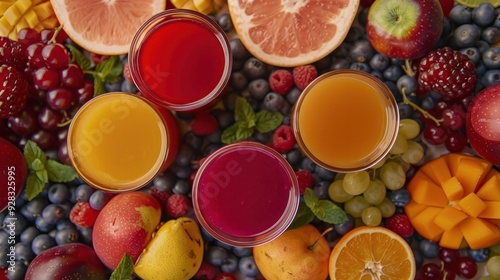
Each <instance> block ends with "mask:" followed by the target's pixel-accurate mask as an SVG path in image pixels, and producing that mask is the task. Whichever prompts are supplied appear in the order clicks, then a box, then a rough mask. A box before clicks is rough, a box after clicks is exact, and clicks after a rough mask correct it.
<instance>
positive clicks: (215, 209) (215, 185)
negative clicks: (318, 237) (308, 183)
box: [192, 141, 300, 247]
mask: <svg viewBox="0 0 500 280" xmlns="http://www.w3.org/2000/svg"><path fill="white" fill-rule="evenodd" d="M192 196H193V206H194V211H195V214H196V217H197V218H198V220H199V222H200V224H201V226H202V227H203V228H204V229H205V230H206V231H207V232H208V233H209V234H210V235H212V236H213V237H215V238H216V239H218V240H219V241H221V242H223V243H226V244H229V245H232V246H241V247H252V246H257V245H260V244H264V243H266V242H269V241H271V240H273V239H274V238H276V237H278V236H279V235H280V234H281V233H283V231H285V230H286V229H287V228H288V226H289V225H290V224H291V222H292V221H293V219H294V217H295V214H296V213H297V208H298V205H299V197H300V191H299V185H298V182H297V178H296V176H295V172H294V170H293V169H292V167H291V166H290V164H289V163H288V162H287V161H286V159H285V158H283V156H282V155H281V154H279V153H278V152H276V151H275V150H273V149H272V148H270V147H268V146H265V145H263V144H260V143H256V142H250V141H243V142H237V143H233V144H230V145H226V146H224V147H222V148H220V149H218V150H217V151H215V152H214V153H212V154H211V155H210V156H208V157H207V158H205V159H203V161H202V163H201V166H200V168H199V169H198V171H197V173H196V176H195V179H194V183H193V190H192Z"/></svg>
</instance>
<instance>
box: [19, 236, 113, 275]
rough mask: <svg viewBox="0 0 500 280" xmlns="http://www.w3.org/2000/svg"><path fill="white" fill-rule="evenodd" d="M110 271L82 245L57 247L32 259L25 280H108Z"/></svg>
mask: <svg viewBox="0 0 500 280" xmlns="http://www.w3.org/2000/svg"><path fill="white" fill-rule="evenodd" d="M109 273H110V271H109V270H107V269H106V267H105V266H104V265H103V264H102V263H101V261H100V260H99V258H98V257H97V255H96V253H95V252H94V250H93V249H92V248H91V247H89V246H88V245H85V244H82V243H71V244H64V245H58V246H56V247H52V248H50V249H48V250H45V251H43V252H42V253H40V254H39V255H38V256H36V257H35V259H33V261H32V262H31V263H30V265H29V266H28V270H27V271H26V276H25V280H35V279H36V280H57V279H93V280H100V279H103V280H104V279H108V278H109Z"/></svg>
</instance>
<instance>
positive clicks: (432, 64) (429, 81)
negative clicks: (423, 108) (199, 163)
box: [418, 47, 476, 100]
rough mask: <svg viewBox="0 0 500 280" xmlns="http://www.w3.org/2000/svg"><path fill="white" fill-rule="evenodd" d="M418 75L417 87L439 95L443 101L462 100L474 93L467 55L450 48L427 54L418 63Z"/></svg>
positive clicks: (470, 64)
mask: <svg viewBox="0 0 500 280" xmlns="http://www.w3.org/2000/svg"><path fill="white" fill-rule="evenodd" d="M418 73H419V74H418V85H419V86H420V87H422V88H424V89H425V90H429V91H435V92H437V93H439V94H440V95H441V96H443V99H444V100H454V99H459V98H464V97H465V96H468V95H470V94H472V93H474V84H475V83H476V68H475V67H474V63H473V62H472V61H471V60H470V59H469V57H468V56H467V55H465V54H462V53H461V52H459V51H456V50H453V49H451V48H450V47H443V48H440V49H437V50H433V51H431V52H429V53H428V54H427V56H425V57H424V58H423V59H422V60H421V61H420V65H419V67H418Z"/></svg>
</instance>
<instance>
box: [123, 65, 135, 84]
mask: <svg viewBox="0 0 500 280" xmlns="http://www.w3.org/2000/svg"><path fill="white" fill-rule="evenodd" d="M123 77H124V78H125V80H127V81H129V82H131V83H133V82H134V80H132V74H131V73H130V65H128V63H127V64H125V65H124V66H123Z"/></svg>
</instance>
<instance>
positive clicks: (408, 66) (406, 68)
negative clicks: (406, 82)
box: [402, 59, 415, 77]
mask: <svg viewBox="0 0 500 280" xmlns="http://www.w3.org/2000/svg"><path fill="white" fill-rule="evenodd" d="M402 67H403V70H404V71H405V73H406V75H408V76H410V77H415V71H413V67H412V66H411V60H410V59H405V64H404V65H403V66H402Z"/></svg>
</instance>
